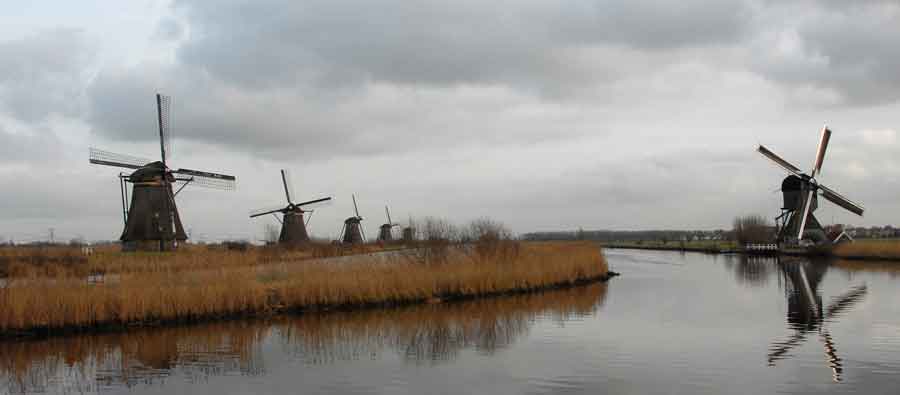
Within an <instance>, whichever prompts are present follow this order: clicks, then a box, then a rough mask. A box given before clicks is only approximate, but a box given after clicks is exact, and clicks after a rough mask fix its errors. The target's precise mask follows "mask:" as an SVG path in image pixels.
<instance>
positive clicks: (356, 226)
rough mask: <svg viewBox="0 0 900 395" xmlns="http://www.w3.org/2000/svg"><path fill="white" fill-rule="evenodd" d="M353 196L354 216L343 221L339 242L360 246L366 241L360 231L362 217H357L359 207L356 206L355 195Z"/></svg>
mask: <svg viewBox="0 0 900 395" xmlns="http://www.w3.org/2000/svg"><path fill="white" fill-rule="evenodd" d="M352 196H353V212H354V213H356V216H354V217H350V218H347V219H345V220H344V229H343V230H342V231H341V242H342V243H344V244H361V243H364V242H365V241H366V236H365V234H364V233H363V231H362V226H361V223H362V219H363V218H362V217H360V216H359V207H357V206H356V195H352Z"/></svg>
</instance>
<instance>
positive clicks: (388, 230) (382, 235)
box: [378, 206, 400, 243]
mask: <svg viewBox="0 0 900 395" xmlns="http://www.w3.org/2000/svg"><path fill="white" fill-rule="evenodd" d="M384 214H385V216H386V217H387V223H386V224H383V225H381V226H380V227H379V228H378V229H379V230H378V241H382V242H385V243H389V242H391V241H394V236H393V229H394V227H395V226H400V224H395V223H393V222H391V211H390V210H388V206H384Z"/></svg>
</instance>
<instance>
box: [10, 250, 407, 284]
mask: <svg viewBox="0 0 900 395" xmlns="http://www.w3.org/2000/svg"><path fill="white" fill-rule="evenodd" d="M388 248H397V246H387V247H383V246H378V245H364V246H357V247H352V248H349V247H342V246H333V245H330V244H311V245H309V246H308V248H304V249H301V250H289V249H281V248H277V247H256V246H248V247H247V249H246V250H229V249H226V248H224V247H209V246H204V245H191V244H188V245H185V246H182V247H180V248H179V251H178V253H177V254H171V253H154V252H138V253H125V252H120V248H119V247H118V246H103V247H95V248H94V249H93V250H92V253H91V254H90V255H86V254H84V253H83V252H82V250H81V248H78V247H66V246H44V247H0V278H13V279H15V278H35V277H40V278H46V277H53V278H68V277H75V278H84V277H87V276H89V275H106V274H124V273H154V272H178V271H193V270H203V269H215V268H221V267H240V266H254V265H264V264H269V263H273V262H292V261H300V260H306V259H314V258H327V257H335V256H343V255H354V254H366V253H373V252H379V251H384V250H385V249H388Z"/></svg>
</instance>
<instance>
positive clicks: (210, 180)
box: [172, 169, 237, 190]
mask: <svg viewBox="0 0 900 395" xmlns="http://www.w3.org/2000/svg"><path fill="white" fill-rule="evenodd" d="M172 173H175V174H182V175H187V176H190V178H191V183H192V184H195V185H197V186H201V187H205V188H212V189H224V190H232V189H234V187H235V183H236V181H237V179H236V178H235V177H234V176H231V175H227V174H219V173H211V172H208V171H200V170H191V169H178V170H175V171H173V172H172Z"/></svg>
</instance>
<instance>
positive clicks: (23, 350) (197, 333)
mask: <svg viewBox="0 0 900 395" xmlns="http://www.w3.org/2000/svg"><path fill="white" fill-rule="evenodd" d="M606 290H607V288H606V284H602V283H601V284H591V285H587V286H584V287H574V288H568V289H562V290H555V291H549V292H544V293H540V294H523V295H515V296H510V297H504V298H485V299H477V300H470V301H464V302H459V303H450V304H440V305H433V304H420V305H413V306H408V307H404V308H398V309H371V310H365V311H353V312H335V313H330V314H310V315H305V316H299V317H289V316H278V317H273V318H271V319H265V320H239V321H227V322H215V323H209V324H204V325H192V326H176V327H168V328H153V329H138V330H135V331H132V332H128V333H108V334H98V335H88V336H73V337H52V338H47V339H39V340H34V341H18V342H0V392H2V391H3V388H2V383H3V379H2V377H3V376H6V377H7V378H8V387H7V390H9V392H10V393H21V392H43V391H42V390H41V386H42V385H44V383H47V382H53V381H54V380H56V379H57V377H58V375H60V374H63V375H65V376H66V377H73V376H78V377H84V379H85V381H87V384H86V385H85V386H84V387H85V391H84V392H99V391H96V389H95V388H92V387H91V385H95V384H96V383H97V382H104V383H137V382H143V383H148V382H151V381H152V380H153V379H154V378H156V377H158V376H161V377H165V376H167V375H169V374H170V371H171V370H176V369H177V370H178V371H180V372H181V373H182V374H184V375H187V376H191V375H194V374H196V375H198V376H201V378H202V376H207V375H219V374H228V373H235V372H240V373H242V374H249V375H256V374H260V373H264V371H265V367H266V366H265V362H264V360H263V359H262V357H261V355H262V351H261V349H260V348H261V345H262V344H263V343H264V342H265V341H266V340H267V339H271V338H274V339H277V340H278V341H279V342H280V343H281V346H282V347H280V349H282V350H285V352H288V353H291V354H294V355H296V356H297V357H299V358H303V359H304V360H305V361H306V362H307V363H312V364H316V363H329V362H331V361H335V360H347V359H356V358H359V357H360V356H369V355H372V354H373V353H381V352H391V351H393V352H396V354H397V355H398V356H401V357H403V358H406V359H410V360H414V361H437V360H446V359H449V358H453V357H454V356H455V355H456V354H457V353H458V352H460V351H461V350H462V349H464V348H468V347H475V348H477V349H478V350H480V351H481V352H489V353H493V352H495V351H497V350H500V349H502V348H503V347H504V346H506V345H509V344H511V343H513V342H515V341H516V340H517V339H518V338H519V337H520V336H521V335H523V334H524V333H527V331H528V330H529V328H530V327H531V325H532V323H533V322H534V321H535V319H536V318H537V317H539V316H548V317H550V318H551V319H553V320H558V321H565V320H568V319H570V318H572V317H576V316H580V315H585V314H591V313H592V312H594V311H596V309H597V308H598V306H600V305H602V303H603V300H604V298H605V296H606ZM272 333H277V335H275V336H272ZM93 366H103V367H106V368H104V369H102V370H103V373H102V374H100V373H97V372H94V371H92V369H93V368H92V367H93ZM67 369H72V370H77V371H78V372H79V374H78V375H72V374H66V373H65V372H66V370H67ZM217 369H218V370H217ZM61 372H62V373H61Z"/></svg>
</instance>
